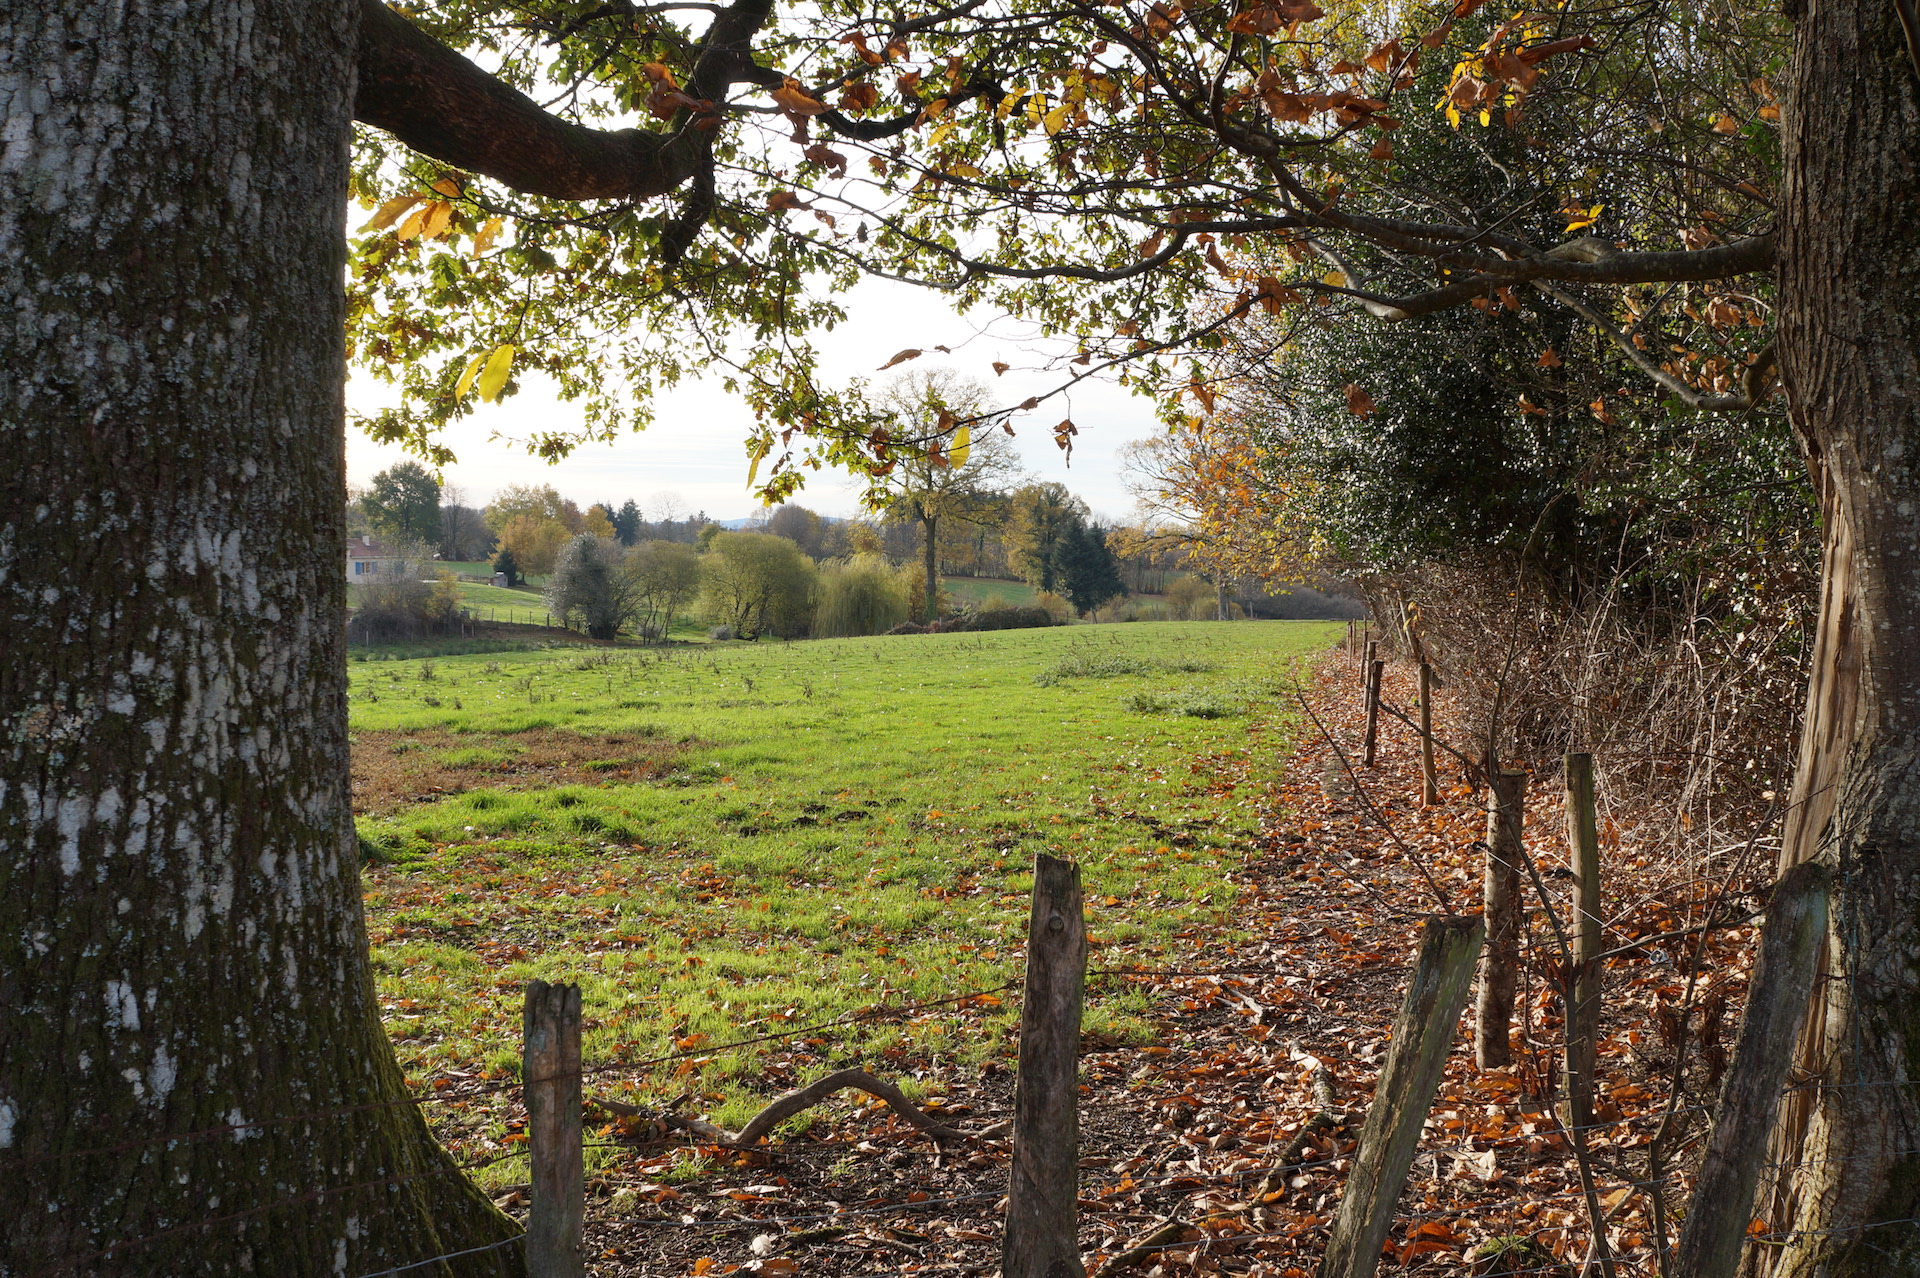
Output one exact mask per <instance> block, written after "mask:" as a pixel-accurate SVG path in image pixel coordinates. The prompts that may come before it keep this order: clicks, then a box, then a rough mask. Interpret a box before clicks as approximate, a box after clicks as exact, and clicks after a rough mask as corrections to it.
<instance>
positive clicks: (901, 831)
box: [352, 622, 1336, 1174]
mask: <svg viewBox="0 0 1920 1278" xmlns="http://www.w3.org/2000/svg"><path fill="white" fill-rule="evenodd" d="M1335 630H1336V628H1335V627H1333V626H1328V625H1323V624H1315V623H1284V622H1272V623H1260V624H1247V623H1239V624H1228V625H1219V624H1209V623H1161V624H1152V625H1147V624H1141V625H1127V626H1103V627H1098V628H1092V627H1075V628H1058V629H1051V630H1029V631H1008V632H999V633H990V634H983V635H957V634H956V635H933V636H911V637H901V638H892V639H889V638H876V639H848V640H834V641H820V642H813V643H802V644H788V645H775V644H771V643H768V644H758V645H746V644H727V645H715V646H713V647H711V648H701V649H692V650H688V649H680V650H654V651H644V650H643V651H635V652H631V653H626V652H606V651H599V652H593V651H584V650H579V649H572V650H549V651H538V652H523V653H510V654H496V655H492V656H487V655H477V656H471V657H450V658H441V659H438V660H436V661H435V662H434V663H433V666H432V677H431V678H421V677H420V674H421V669H420V663H418V662H411V661H377V662H368V663H363V664H360V663H357V664H355V665H353V666H352V674H353V688H352V709H353V722H354V724H355V727H356V728H357V729H383V730H387V732H388V733H391V732H393V731H396V730H397V731H400V732H405V731H408V730H414V731H419V730H438V731H442V732H444V731H447V730H451V731H453V732H456V733H460V734H463V735H465V736H467V737H468V738H470V739H472V740H474V741H475V743H476V745H475V746H474V747H473V748H474V749H479V750H482V751H486V750H502V751H509V752H510V751H511V750H512V749H514V748H515V747H514V744H513V743H514V742H516V741H520V742H527V741H533V740H536V739H538V738H539V737H540V736H541V735H542V734H547V735H551V734H556V733H579V734H586V735H588V736H596V735H600V734H608V733H622V734H637V735H653V736H655V737H656V738H658V737H666V738H668V739H671V740H679V739H684V740H685V741H686V743H687V747H686V748H687V753H685V754H684V755H682V756H680V757H679V758H678V759H677V760H676V761H675V763H674V765H673V768H674V770H673V771H672V772H671V773H670V774H669V775H668V776H666V777H665V778H664V779H663V780H661V781H656V782H649V783H641V784H631V785H609V786H594V785H570V786H562V787H559V788H557V789H548V790H535V791H518V792H516V791H510V790H487V789H481V790H472V791H469V792H467V793H465V794H461V795H458V796H454V797H447V798H441V799H437V800H435V801H432V802H427V803H421V804H417V805H415V806H413V807H410V808H408V809H406V810H405V811H403V812H401V813H400V814H398V815H396V816H393V817H388V818H382V819H377V820H365V821H363V822H362V832H363V835H364V836H366V837H368V838H369V839H371V840H373V842H374V843H375V844H376V845H378V846H381V847H384V848H386V849H387V850H388V851H389V854H390V855H393V856H396V857H397V858H398V860H397V862H396V863H395V864H392V865H387V866H380V867H374V868H370V869H369V871H368V873H367V879H366V887H367V891H368V907H369V911H370V917H369V923H370V929H371V933H372V938H373V942H374V954H375V962H376V967H377V970H378V973H379V978H380V992H381V998H382V1003H383V1006H384V1007H385V1008H386V1009H387V1012H388V1015H389V1018H390V1027H391V1028H392V1029H393V1031H394V1032H395V1034H396V1036H397V1038H398V1040H399V1047H400V1051H401V1055H402V1059H403V1061H404V1062H405V1063H406V1065H407V1067H408V1069H409V1071H410V1072H411V1073H413V1074H415V1075H429V1074H438V1073H444V1072H445V1071H448V1070H461V1071H467V1072H472V1071H475V1070H488V1071H501V1070H507V1069H511V1068H512V1066H513V1063H514V1061H515V1059H516V1055H517V1044H518V1029H519V1024H518V1022H519V1011H518V1008H519V998H520V994H519V990H520V984H521V982H523V981H524V980H526V979H528V978H530V977H534V976H539V977H543V978H545V979H549V980H555V979H567V980H578V981H580V982H581V983H582V984H583V987H584V997H585V1004H586V1016H587V1018H588V1025H589V1033H588V1035H587V1044H586V1056H587V1060H588V1062H589V1063H593V1062H606V1061H610V1060H634V1059H639V1058H644V1057H651V1056H655V1055H659V1054H662V1053H664V1052H667V1051H671V1050H672V1049H673V1047H674V1046H675V1045H679V1046H682V1047H697V1046H700V1045H701V1044H702V1043H704V1042H712V1043H716V1044H717V1043H720V1042H723V1041H725V1040H728V1039H732V1038H735V1037H743V1036H746V1035H750V1034H754V1033H764V1032H767V1031H769V1030H774V1029H778V1028H780V1027H782V1026H785V1025H791V1024H800V1023H808V1022H812V1021H818V1020H824V1019H828V1018H831V1017H837V1016H841V1015H844V1014H846V1013H849V1012H852V1011H856V1010H859V1009H861V1008H863V1007H867V1006H870V1005H872V1004H873V1003H875V1002H876V1001H878V1000H882V999H892V1000H894V1001H896V1002H898V1001H917V1000H928V999H938V998H943V997H946V996H948V995H950V994H953V993H955V992H959V991H965V990H969V989H976V988H984V987H990V986H999V985H1002V984H1004V983H1005V982H1007V981H1008V980H1010V979H1012V978H1013V977H1014V976H1016V975H1017V966H1016V961H1015V955H1014V950H1015V948H1016V947H1017V946H1018V944H1019V941H1020V936H1021V932H1022V929H1023V928H1024V921H1025V911H1026V899H1025V893H1026V892H1027V891H1028V889H1029V887H1030V876H1029V874H1028V872H1027V870H1028V867H1029V866H1030V864H1031V857H1032V855H1033V853H1034V852H1035V851H1036V850H1042V849H1045V850H1051V851H1054V852H1056V853H1060V854H1065V855H1071V856H1074V857H1076V858H1078V859H1079V860H1080V861H1081V863H1082V865H1083V866H1084V874H1085V877H1086V883H1087V887H1088V901H1089V906H1090V923H1091V927H1092V931H1093V933H1094V935H1095V936H1096V937H1097V938H1098V939H1099V940H1100V942H1102V943H1103V944H1104V946H1105V947H1106V948H1103V949H1101V950H1100V951H1099V954H1100V956H1101V957H1100V958H1097V959H1096V962H1101V961H1113V960H1114V959H1115V958H1116V957H1119V956H1122V955H1128V956H1139V955H1151V954H1153V953H1157V952H1160V951H1161V950H1163V949H1165V948H1167V947H1168V946H1173V947H1175V948H1177V945H1178V942H1177V940H1176V938H1177V937H1178V935H1179V934H1180V933H1181V932H1182V931H1183V930H1185V929H1188V928H1190V927H1192V926H1193V925H1194V924H1196V923H1199V922H1202V921H1211V922H1218V921H1219V919H1220V918H1221V916H1222V914H1223V911H1224V907H1226V906H1227V905H1228V903H1229V901H1230V899H1231V890H1230V888H1229V887H1228V886H1227V885H1226V884H1225V883H1224V881H1223V871H1224V870H1225V869H1227V868H1228V867H1230V866H1232V865H1233V864H1235V863H1236V862H1237V861H1238V860H1239V859H1240V858H1241V857H1242V856H1243V854H1244V853H1245V851H1246V850H1247V847H1248V843H1247V839H1248V836H1250V835H1251V834H1252V833H1253V832H1254V830H1255V828H1256V821H1257V817H1256V813H1255V810H1254V804H1255V801H1256V799H1257V798H1258V797H1259V795H1260V794H1262V793H1263V792H1264V790H1265V783H1266V781H1267V780H1268V779H1269V778H1270V776H1271V775H1272V772H1273V769H1274V768H1275V767H1276V766H1277V763H1276V758H1275V756H1276V753H1277V752H1278V751H1279V750H1281V749H1282V748H1283V747H1284V734H1285V732H1286V731H1287V730H1288V720H1287V719H1286V717H1285V715H1284V713H1282V712H1281V711H1279V710H1278V709H1277V703H1276V702H1275V701H1274V700H1273V696H1274V694H1275V693H1276V692H1278V691H1279V690H1280V689H1281V688H1282V687H1284V686H1286V685H1287V684H1289V683H1290V681H1291V677H1292V673H1293V670H1294V669H1295V667H1296V661H1297V659H1298V658H1299V657H1300V656H1301V655H1303V654H1305V653H1307V652H1310V651H1314V650H1318V649H1321V648H1324V647H1325V646H1326V645H1327V644H1328V643H1330V642H1331V641H1332V638H1333V636H1334V634H1335ZM1115 657H1118V658H1121V660H1118V661H1115V660H1113V658H1115ZM1063 658H1064V659H1067V662H1068V663H1069V664H1072V665H1076V666H1078V667H1079V668H1081V669H1088V670H1093V671H1096V672H1098V671H1101V670H1105V669H1112V668H1124V667H1128V666H1132V667H1136V668H1146V669H1149V670H1150V671H1151V672H1150V673H1137V674H1120V675H1112V674H1106V675H1100V674H1094V675H1084V674H1083V675H1076V676H1071V677H1065V678H1059V679H1056V680H1054V681H1052V682H1050V683H1046V684H1042V683H1036V682H1035V680H1036V676H1043V675H1045V674H1046V673H1047V672H1048V671H1050V670H1053V669H1055V668H1056V667H1059V666H1061V665H1062V662H1063ZM1155 663H1171V664H1173V665H1186V666H1196V665H1201V666H1208V667H1211V669H1208V670H1192V669H1189V670H1184V671H1182V670H1177V669H1169V668H1167V667H1166V665H1165V664H1162V665H1159V666H1156V665H1155ZM429 699H431V700H434V701H437V702H439V704H438V705H437V706H436V705H429V704H427V701H428V700H429ZM1130 706H1134V707H1139V706H1147V707H1154V706H1172V707H1175V708H1174V709H1172V710H1166V709H1162V710H1160V711H1159V712H1151V711H1150V712H1142V711H1141V710H1139V709H1135V708H1129V707H1130ZM1181 706H1187V707H1192V706H1201V707H1203V708H1205V709H1206V710H1207V711H1209V712H1214V713H1218V712H1221V711H1225V712H1226V717H1219V718H1198V717H1192V716H1190V715H1187V714H1182V713H1179V712H1178V707H1181ZM456 707H457V708H456ZM411 744H413V743H411V742H408V741H405V740H401V741H397V742H396V741H394V740H393V738H392V737H391V736H386V735H383V740H382V745H381V746H380V748H382V749H399V748H402V747H403V746H408V745H411ZM609 762H610V763H611V762H612V761H609ZM589 766H592V765H591V764H590V765H589ZM1012 1008H1013V1003H1012V1001H1011V999H1010V1000H1009V1002H1008V1003H1007V1005H1006V1006H1005V1007H1001V1008H997V1009H996V1008H992V1007H985V1008H982V1007H975V1008H973V1009H970V1011H969V1014H968V1016H967V1017H965V1018H964V1019H963V1018H960V1017H956V1016H946V1015H939V1016H933V1017H926V1018H920V1019H918V1020H916V1021H915V1022H913V1023H911V1024H909V1025H907V1026H905V1027H900V1026H897V1025H889V1024H878V1023H876V1024H873V1025H868V1026H855V1027H849V1028H844V1029H835V1030H832V1031H830V1032H828V1033H827V1034H825V1035H823V1036H821V1037H820V1039H819V1040H818V1046H817V1047H816V1048H815V1049H814V1053H815V1054H814V1055H813V1056H811V1057H806V1058H802V1059H801V1060H800V1063H799V1065H798V1066H794V1067H789V1065H790V1062H789V1063H788V1064H781V1063H775V1064H774V1065H773V1066H771V1067H770V1066H769V1062H768V1060H767V1059H766V1058H764V1057H763V1056H761V1055H760V1053H761V1052H762V1051H764V1050H767V1049H761V1048H754V1049H749V1050H744V1051H735V1052H721V1053H718V1054H716V1055H715V1056H714V1057H713V1058H711V1059H705V1060H702V1061H700V1062H699V1063H697V1064H695V1065H693V1066H691V1067H689V1066H687V1065H686V1064H685V1063H684V1062H683V1063H679V1064H676V1065H674V1066H672V1067H664V1066H663V1067H660V1068H659V1069H657V1070H655V1071H654V1072H652V1073H648V1072H647V1071H645V1070H641V1071H635V1072H634V1073H633V1074H632V1075H631V1076H630V1078H631V1081H632V1082H633V1083H634V1084H635V1085H637V1086H639V1087H640V1088H641V1089H642V1090H651V1091H655V1092H659V1093H664V1094H666V1095H673V1094H676V1093H678V1092H680V1091H682V1090H687V1089H688V1088H692V1089H693V1090H694V1091H695V1092H696V1094H697V1095H698V1096H699V1097H700V1098H701V1100H702V1103H701V1105H700V1106H699V1108H706V1109H710V1110H712V1111H713V1112H715V1114H716V1117H717V1120H718V1121H721V1122H723V1123H737V1122H738V1121H740V1120H741V1118H742V1117H743V1116H744V1115H745V1114H746V1113H747V1112H749V1111H750V1110H751V1109H753V1108H755V1107H756V1105H757V1098H756V1085H757V1086H759V1087H767V1086H770V1085H771V1084H772V1083H773V1082H774V1081H775V1080H779V1079H783V1078H784V1079H787V1080H789V1081H790V1080H791V1078H792V1077H793V1076H794V1074H795V1071H796V1069H797V1073H798V1074H799V1075H806V1074H810V1073H814V1072H818V1071H820V1070H824V1069H826V1068H829V1067H830V1066H834V1065H838V1064H840V1063H845V1062H846V1061H847V1060H849V1059H852V1058H853V1057H854V1056H856V1055H858V1056H863V1057H867V1058H870V1056H871V1054H872V1053H874V1052H876V1051H881V1052H884V1051H887V1050H888V1049H891V1048H895V1047H899V1046H902V1045H906V1046H910V1047H911V1048H912V1049H913V1052H914V1055H915V1056H924V1055H926V1054H940V1053H958V1054H961V1055H970V1054H976V1053H979V1052H983V1051H988V1050H993V1049H994V1048H995V1046H996V1044H997V1042H998V1041H999V1039H1000V1038H1001V1036H1002V1035H1003V1034H1004V1032H1005V1030H1006V1029H1007V1028H1008V1025H1007V1019H1006V1018H1007V1016H1008V1015H1009V1014H1010V1013H1011V1011H1012ZM1136 1010H1137V1008H1136V1007H1135V1006H1134V1005H1133V1004H1130V1003H1129V1002H1127V1001H1126V999H1125V998H1124V996H1114V997H1112V998H1108V999H1105V1000H1098V999H1096V1001H1095V1002H1094V1004H1093V1006H1092V1008H1091V1010H1090V1013H1089V1017H1088V1028H1089V1030H1090V1032H1092V1033H1095V1034H1106V1035H1110V1036H1116V1037H1120V1038H1129V1037H1143V1036H1144V1035H1146V1034H1147V1033H1149V1032H1150V1031H1149V1029H1148V1027H1146V1026H1145V1025H1143V1024H1142V1023H1140V1022H1139V1021H1138V1019H1137V1018H1136V1017H1135V1016H1134V1012H1135V1011H1136ZM701 1036H705V1038H704V1039H703V1038H702V1037H701ZM776 1050H784V1049H776ZM783 1059H784V1058H783ZM783 1070H785V1071H786V1072H785V1073H782V1071H783ZM775 1090H777V1088H776V1089H775ZM463 1121H465V1122H466V1123H467V1124H468V1125H467V1126H465V1127H462V1126H461V1125H460V1123H458V1122H456V1123H454V1125H453V1126H452V1127H451V1128H447V1129H444V1134H445V1135H447V1136H448V1137H449V1138H450V1139H452V1140H453V1141H454V1142H455V1143H456V1144H464V1143H465V1142H466V1141H468V1140H473V1141H477V1142H479V1146H478V1147H479V1148H489V1147H491V1140H492V1138H493V1137H497V1136H498V1135H499V1130H498V1128H497V1118H496V1119H487V1118H486V1116H485V1115H484V1114H481V1115H469V1116H468V1118H467V1119H465V1120H463ZM488 1121H496V1126H495V1127H494V1128H493V1129H491V1130H492V1136H489V1134H488V1130H489V1129H487V1128H486V1126H485V1124H486V1122H488ZM503 1174H505V1173H503Z"/></svg>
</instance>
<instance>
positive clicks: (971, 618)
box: [959, 596, 1054, 630]
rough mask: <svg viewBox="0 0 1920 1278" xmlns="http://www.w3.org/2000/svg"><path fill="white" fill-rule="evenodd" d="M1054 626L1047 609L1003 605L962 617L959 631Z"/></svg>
mask: <svg viewBox="0 0 1920 1278" xmlns="http://www.w3.org/2000/svg"><path fill="white" fill-rule="evenodd" d="M995 598H998V596H995ZM988 602H992V600H989V601H988ZM1053 624H1054V619H1053V617H1052V616H1051V615H1049V614H1048V612H1047V610H1046V609H1045V608H1013V607H1008V606H1006V605H1005V604H1002V605H1001V606H1000V607H998V608H982V609H981V610H980V611H979V612H975V613H968V614H967V615H965V616H963V617H961V618H960V625H959V629H961V630H1027V629H1030V628H1032V627H1035V626H1051V625H1053Z"/></svg>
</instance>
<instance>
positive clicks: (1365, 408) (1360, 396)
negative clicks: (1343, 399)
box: [1347, 382, 1373, 417]
mask: <svg viewBox="0 0 1920 1278" xmlns="http://www.w3.org/2000/svg"><path fill="white" fill-rule="evenodd" d="M1347 411H1348V412H1349V413H1352V414H1353V415H1354V416H1355V417H1371V416H1373V396H1371V395H1369V394H1367V393H1366V392H1365V391H1363V390H1361V389H1360V386H1359V384H1358V383H1357V382H1348V383H1347Z"/></svg>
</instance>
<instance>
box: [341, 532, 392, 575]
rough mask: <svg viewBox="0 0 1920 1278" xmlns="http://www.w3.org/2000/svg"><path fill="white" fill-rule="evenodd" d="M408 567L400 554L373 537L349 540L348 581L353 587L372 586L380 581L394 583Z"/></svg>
mask: <svg viewBox="0 0 1920 1278" xmlns="http://www.w3.org/2000/svg"><path fill="white" fill-rule="evenodd" d="M405 566H406V561H405V560H403V559H402V558H401V557H400V552H399V551H397V550H392V549H390V548H388V547H386V546H383V545H381V544H380V543H379V542H377V541H375V540H374V539H373V538H371V537H352V538H348V540H347V581H348V582H349V583H351V584H353V585H358V586H370V585H372V584H374V583H375V582H379V581H392V580H393V579H394V577H395V576H396V575H397V574H398V573H399V572H400V570H401V569H402V568H404V567H405Z"/></svg>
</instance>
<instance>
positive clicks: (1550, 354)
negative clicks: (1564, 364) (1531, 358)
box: [1540, 346, 1560, 368]
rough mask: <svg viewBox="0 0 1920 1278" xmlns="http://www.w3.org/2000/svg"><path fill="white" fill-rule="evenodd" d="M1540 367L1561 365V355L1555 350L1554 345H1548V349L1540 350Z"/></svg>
mask: <svg viewBox="0 0 1920 1278" xmlns="http://www.w3.org/2000/svg"><path fill="white" fill-rule="evenodd" d="M1540 367H1542V368H1558V367H1560V356H1559V354H1558V353H1557V352H1555V350H1554V349H1553V347H1551V346H1549V347H1547V349H1545V350H1544V351H1541V352H1540Z"/></svg>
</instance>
